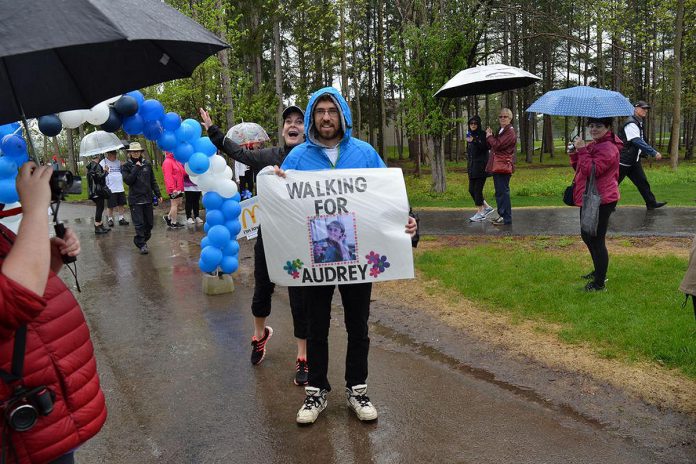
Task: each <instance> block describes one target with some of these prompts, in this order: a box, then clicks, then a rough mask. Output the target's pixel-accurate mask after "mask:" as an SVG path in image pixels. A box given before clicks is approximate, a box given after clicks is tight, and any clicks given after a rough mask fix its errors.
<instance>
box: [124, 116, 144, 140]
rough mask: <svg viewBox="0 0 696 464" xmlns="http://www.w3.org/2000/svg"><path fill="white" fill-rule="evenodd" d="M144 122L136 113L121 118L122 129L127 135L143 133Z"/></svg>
mask: <svg viewBox="0 0 696 464" xmlns="http://www.w3.org/2000/svg"><path fill="white" fill-rule="evenodd" d="M144 124H145V121H143V117H142V116H140V114H137V113H136V114H134V115H133V116H128V117H127V118H125V119H124V120H123V131H124V132H125V133H126V134H129V135H140V134H142V133H143V125H144Z"/></svg>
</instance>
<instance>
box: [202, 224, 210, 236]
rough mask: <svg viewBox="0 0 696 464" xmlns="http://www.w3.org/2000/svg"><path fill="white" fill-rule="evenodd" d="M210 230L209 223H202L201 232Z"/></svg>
mask: <svg viewBox="0 0 696 464" xmlns="http://www.w3.org/2000/svg"><path fill="white" fill-rule="evenodd" d="M209 231H210V224H203V232H205V233H206V234H207V233H208V232H209Z"/></svg>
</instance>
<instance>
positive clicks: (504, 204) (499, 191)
mask: <svg viewBox="0 0 696 464" xmlns="http://www.w3.org/2000/svg"><path fill="white" fill-rule="evenodd" d="M510 177H512V175H511V174H493V185H494V186H495V204H496V206H497V207H498V214H499V215H500V216H501V217H502V218H503V221H504V222H505V224H511V223H512V203H510Z"/></svg>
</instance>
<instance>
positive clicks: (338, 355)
mask: <svg viewBox="0 0 696 464" xmlns="http://www.w3.org/2000/svg"><path fill="white" fill-rule="evenodd" d="M158 211H160V214H162V210H158ZM91 212H92V208H87V207H82V206H71V205H67V206H66V207H65V208H64V209H63V210H62V216H61V217H63V218H64V219H66V220H67V221H66V222H68V224H69V225H70V226H72V227H74V228H75V230H76V231H77V232H78V233H79V235H80V237H81V240H82V248H83V252H82V255H81V257H80V259H79V261H78V263H79V275H78V277H79V279H80V284H81V286H82V290H83V291H82V293H81V294H79V295H78V299H79V300H80V302H81V304H82V307H83V309H84V311H85V313H86V316H87V320H88V322H89V325H90V327H91V330H92V337H93V342H94V344H95V348H96V354H97V360H98V368H99V372H100V376H101V381H102V386H103V389H104V392H105V394H106V398H107V404H108V408H109V418H108V421H107V424H106V426H105V427H104V429H103V430H102V432H101V433H100V434H99V435H98V436H97V437H96V438H94V439H92V440H91V441H90V442H89V443H88V444H87V445H85V446H83V447H82V449H80V450H79V451H78V453H77V458H78V462H79V463H110V464H120V463H123V464H126V463H128V464H130V463H159V462H162V463H304V462H314V463H327V464H330V463H430V462H438V463H511V462H514V463H530V464H531V463H535V464H536V463H583V464H590V463H615V464H620V463H627V464H628V463H631V464H640V463H654V462H689V461H688V460H683V459H676V458H672V457H670V460H664V461H663V460H662V459H657V458H656V455H655V454H654V451H655V450H654V449H647V448H646V447H645V446H643V445H642V444H640V443H635V442H634V441H633V440H632V439H631V437H630V436H625V435H623V434H622V433H616V431H612V430H611V428H612V427H605V426H604V425H602V424H600V423H597V422H595V421H591V420H586V419H583V418H582V417H581V416H579V415H578V414H576V413H574V412H573V411H568V410H566V409H565V408H558V407H550V406H549V405H548V404H545V403H544V401H539V400H538V399H537V400H530V397H529V395H525V394H520V391H521V390H519V389H516V388H505V386H504V385H502V384H501V382H500V381H498V380H495V379H494V377H495V376H490V378H486V376H482V375H474V374H472V373H471V372H469V371H467V370H466V369H461V368H456V366H453V365H452V363H448V362H443V361H442V360H440V359H438V356H432V355H426V354H424V352H423V350H420V349H416V348H414V346H413V342H412V341H409V339H408V338H407V337H404V336H402V334H400V333H398V331H394V330H393V329H391V328H389V327H385V326H383V325H382V324H385V322H384V321H382V322H376V324H377V325H375V326H373V329H372V348H371V352H370V377H369V379H368V384H369V393H370V396H371V398H372V399H373V402H374V403H375V405H376V407H377V408H378V411H379V414H380V416H379V420H378V421H377V422H376V423H372V424H363V423H360V422H359V421H358V420H357V419H356V418H355V417H354V416H353V414H352V413H351V412H350V411H349V410H348V409H347V407H346V406H345V402H344V401H345V400H344V394H343V391H342V390H343V389H342V383H343V382H342V377H343V360H344V356H345V339H346V337H345V331H344V330H343V323H342V319H343V318H342V315H341V309H340V307H339V308H335V310H334V319H333V322H332V332H331V340H330V347H331V365H330V372H329V375H330V380H331V382H332V384H333V386H334V390H333V391H332V392H331V393H330V394H329V406H328V408H327V409H326V410H325V411H324V412H323V413H322V414H321V416H320V418H319V419H318V421H317V423H316V424H314V425H313V426H310V427H298V426H297V425H296V424H295V413H296V411H297V409H298V408H299V406H300V405H301V403H302V400H303V398H304V393H303V390H302V389H301V388H298V387H296V386H294V385H293V384H292V382H291V379H292V376H293V372H294V349H295V348H294V339H293V337H292V321H291V317H290V311H289V307H288V303H287V293H286V292H285V291H284V289H279V290H278V291H277V292H276V294H277V297H276V298H275V299H274V308H273V313H272V315H271V317H270V319H269V324H270V325H272V326H273V328H274V331H275V333H274V336H273V338H272V339H271V341H270V342H269V344H268V347H269V352H268V355H267V358H266V360H265V361H264V362H263V364H262V365H260V366H258V367H253V366H251V364H250V363H249V360H248V357H249V350H250V343H249V341H250V332H251V328H252V317H251V314H250V310H249V303H250V300H251V287H252V285H251V284H252V282H253V281H252V278H251V266H252V261H251V259H250V256H251V247H250V246H249V243H243V244H242V250H241V252H240V258H241V260H240V262H241V263H242V264H241V266H242V270H241V271H240V273H239V275H237V276H236V277H235V284H236V290H235V292H234V293H232V294H227V295H221V296H214V297H211V296H206V295H204V294H203V293H202V291H201V274H200V272H199V271H198V269H197V265H196V262H197V260H198V254H199V251H200V248H199V246H198V242H199V240H200V238H201V237H202V230H201V228H193V227H189V228H186V229H182V230H178V231H167V230H166V228H165V227H164V224H163V221H162V219H161V217H159V218H157V217H156V218H155V220H156V228H155V230H154V231H153V238H152V239H151V241H150V250H151V252H150V254H149V255H147V256H141V255H140V254H138V253H137V250H136V249H135V247H134V246H133V244H132V241H131V240H132V234H133V229H132V226H128V227H119V226H118V225H117V226H116V228H115V229H114V230H113V231H112V232H111V233H109V234H108V235H105V236H100V237H95V236H94V234H93V228H92V223H91V220H85V219H81V218H84V217H86V216H88V215H89V214H91ZM426 230H427V229H426ZM425 233H432V232H427V231H426V232H425ZM62 276H63V278H64V280H66V282H72V277H71V276H70V275H69V274H67V273H65V272H64V273H63V274H62ZM336 298H337V300H338V299H339V298H338V295H337V297H336ZM379 311H380V310H379V309H378V308H377V309H375V311H373V312H374V313H375V314H374V317H373V320H375V319H381V318H380V314H379ZM421 329H422V330H426V331H427V330H428V328H427V327H422V328H421ZM436 335H437V334H435V335H434V336H436ZM492 362H493V364H495V363H496V361H495V359H493V361H492ZM501 362H502V361H501ZM493 380H495V381H493ZM682 455H683V453H682ZM682 455H680V454H677V456H678V457H679V456H682ZM663 457H664V456H663Z"/></svg>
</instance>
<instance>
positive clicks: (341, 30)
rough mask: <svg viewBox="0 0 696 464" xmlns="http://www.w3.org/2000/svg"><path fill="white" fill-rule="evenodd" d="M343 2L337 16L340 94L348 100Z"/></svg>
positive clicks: (342, 0)
mask: <svg viewBox="0 0 696 464" xmlns="http://www.w3.org/2000/svg"><path fill="white" fill-rule="evenodd" d="M345 8H346V5H345V0H340V1H339V2H338V14H339V34H340V41H341V94H342V95H343V98H345V99H346V100H349V98H348V63H347V61H348V52H347V51H346V18H345Z"/></svg>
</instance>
